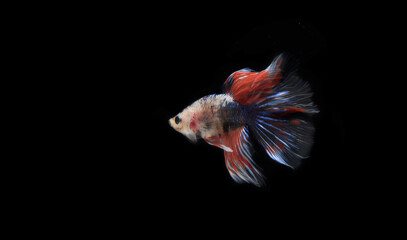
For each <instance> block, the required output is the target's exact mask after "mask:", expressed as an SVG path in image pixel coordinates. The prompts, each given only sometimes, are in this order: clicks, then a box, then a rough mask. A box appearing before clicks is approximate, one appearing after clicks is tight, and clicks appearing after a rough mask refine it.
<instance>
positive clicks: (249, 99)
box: [225, 55, 283, 105]
mask: <svg viewBox="0 0 407 240" xmlns="http://www.w3.org/2000/svg"><path fill="white" fill-rule="evenodd" d="M282 61H283V58H282V55H279V56H278V57H276V58H275V59H274V60H273V62H272V63H271V64H270V66H269V67H268V68H266V69H265V70H263V71H261V72H253V71H252V70H250V69H247V68H245V69H242V70H239V71H236V72H234V73H232V74H231V75H230V76H229V77H228V79H227V80H226V82H225V91H226V93H229V94H231V95H232V97H233V99H234V100H235V101H236V102H238V103H240V104H243V105H249V104H253V103H258V102H261V101H263V100H264V99H265V98H266V97H267V96H268V94H270V93H271V91H272V90H273V88H274V87H275V85H276V84H278V83H279V82H280V80H281V78H282V74H281V69H280V66H281V63H282Z"/></svg>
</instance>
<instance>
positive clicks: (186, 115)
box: [169, 109, 197, 142]
mask: <svg viewBox="0 0 407 240" xmlns="http://www.w3.org/2000/svg"><path fill="white" fill-rule="evenodd" d="M193 116H194V114H193V112H192V111H190V110H189V109H184V111H182V112H180V113H179V114H177V115H176V116H175V117H173V118H170V120H169V124H170V126H171V127H172V128H174V129H175V131H177V132H179V133H182V134H183V135H184V136H186V137H187V138H188V139H189V140H191V141H192V142H196V141H197V135H196V131H194V130H193V129H191V121H192V119H193Z"/></svg>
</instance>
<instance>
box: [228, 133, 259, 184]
mask: <svg viewBox="0 0 407 240" xmlns="http://www.w3.org/2000/svg"><path fill="white" fill-rule="evenodd" d="M221 140H222V143H223V144H224V145H225V146H228V147H230V148H231V149H232V150H233V152H230V151H225V152H224V155H225V163H226V167H227V169H228V171H229V173H230V175H231V176H232V178H233V180H235V181H236V182H239V183H241V182H247V183H252V184H254V185H256V186H261V185H262V184H263V176H262V174H261V173H260V172H259V171H258V170H257V168H256V165H255V163H254V162H253V160H252V158H251V153H250V150H251V144H250V141H249V133H248V129H247V127H241V128H238V129H236V130H233V131H230V132H228V133H227V134H225V135H223V136H222V137H221Z"/></svg>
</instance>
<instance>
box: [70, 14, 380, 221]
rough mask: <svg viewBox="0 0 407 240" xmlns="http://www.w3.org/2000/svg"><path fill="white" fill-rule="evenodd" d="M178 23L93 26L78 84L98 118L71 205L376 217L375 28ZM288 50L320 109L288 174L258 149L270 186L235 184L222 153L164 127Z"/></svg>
mask: <svg viewBox="0 0 407 240" xmlns="http://www.w3.org/2000/svg"><path fill="white" fill-rule="evenodd" d="M181 12H182V11H181ZM176 13H177V14H175V13H174V14H175V15H174V16H172V15H171V14H169V15H164V16H162V17H161V18H155V17H151V16H149V17H148V16H146V17H145V18H144V17H141V18H140V17H134V14H133V13H127V12H125V13H123V14H122V13H114V14H113V15H111V16H110V15H103V17H102V18H100V19H101V20H100V21H96V20H94V21H93V20H92V21H91V23H92V24H90V26H89V27H85V28H86V29H87V30H86V31H85V32H86V33H84V34H85V35H86V36H90V37H89V40H87V41H88V42H86V45H85V48H86V49H90V50H87V54H88V55H89V59H91V61H88V62H90V63H89V66H90V69H91V71H90V72H91V73H89V74H88V75H87V76H85V77H83V76H82V78H83V79H89V78H90V79H93V80H92V81H91V82H92V83H91V84H90V86H87V87H88V88H89V89H90V90H91V92H92V93H93V95H91V96H90V97H89V98H91V103H90V105H89V106H88V105H87V106H86V108H87V110H86V111H85V112H86V114H89V113H90V115H91V116H92V118H91V119H92V120H91V121H89V122H87V125H86V126H87V127H89V128H90V129H92V131H91V132H90V133H89V135H90V138H91V139H94V140H92V142H91V143H90V144H89V147H90V149H91V150H90V151H89V148H88V146H87V145H84V146H83V148H84V149H87V152H88V154H87V155H86V157H84V158H85V159H84V160H82V158H81V159H78V160H77V166H80V167H78V168H76V167H75V166H76V165H75V164H74V165H75V166H74V168H75V171H74V172H75V174H77V177H76V178H75V180H74V181H73V182H69V180H68V181H67V184H68V186H69V188H72V191H74V192H75V196H79V199H83V201H85V205H86V206H88V207H89V208H90V209H96V210H97V209H99V208H104V213H106V214H113V215H115V216H116V214H117V213H118V212H119V213H122V214H124V215H126V216H127V215H129V216H130V217H131V216H135V215H140V214H141V216H143V221H146V222H147V223H149V222H150V223H156V222H159V221H163V222H168V221H172V219H173V217H174V216H180V217H181V218H183V219H189V218H190V217H197V216H198V218H199V217H200V216H211V217H212V219H217V217H219V216H223V217H225V216H226V219H229V216H230V218H233V219H235V218H236V217H239V216H241V214H245V215H244V216H245V217H247V216H251V214H254V213H258V214H259V216H265V217H268V218H270V219H273V216H274V215H275V214H278V215H287V216H291V214H293V213H301V214H300V215H302V216H303V218H302V220H301V221H304V220H305V219H307V218H308V217H310V216H315V215H316V216H317V217H319V219H326V218H330V217H332V216H340V215H342V216H348V214H351V213H352V214H353V213H354V210H353V209H357V211H362V212H363V213H362V214H364V213H366V212H368V207H366V205H365V203H366V199H367V198H366V197H365V196H366V194H367V193H368V192H371V190H372V189H375V188H376V187H377V186H378V184H377V183H378V182H379V183H380V180H379V181H377V180H375V178H374V177H373V175H372V173H371V171H370V170H369V169H370V167H369V166H372V165H373V166H375V165H377V160H374V159H373V158H371V157H369V156H367V155H364V154H365V152H367V151H366V149H364V147H363V146H362V145H361V144H360V143H361V141H362V139H363V138H364V134H365V131H364V130H362V129H363V127H361V126H363V125H364V124H365V123H366V122H365V118H364V117H363V116H365V113H366V111H367V110H365V109H366V108H365V106H366V104H365V103H366V100H365V99H364V98H363V97H362V96H361V95H360V93H361V91H363V90H364V88H363V86H364V85H365V83H366V82H367V81H368V79H366V77H364V76H365V75H364V73H366V72H368V71H367V69H368V66H367V64H364V61H363V60H362V59H363V57H364V54H365V53H366V52H368V51H370V50H371V49H370V48H369V49H366V43H367V41H366V40H367V38H366V35H365V34H367V32H368V30H369V29H370V28H371V26H372V25H369V21H356V20H355V19H356V17H355V16H356V15H354V16H353V18H350V17H349V16H348V18H346V19H345V18H340V17H338V16H337V15H335V16H331V15H330V14H329V12H326V13H324V14H322V15H316V16H313V17H307V16H304V15H303V14H289V15H286V16H284V17H281V16H273V15H264V14H253V15H250V17H236V16H235V15H234V14H228V12H227V11H225V12H222V11H220V12H218V13H215V14H214V15H213V16H212V15H211V14H208V15H207V14H204V13H199V14H193V13H190V12H185V13H184V12H182V13H180V12H176ZM154 16H156V15H154ZM369 20H370V21H373V23H375V22H374V21H375V20H374V18H370V19H369ZM370 23H371V24H373V23H372V22H370ZM86 26H87V25H86ZM86 39H87V38H86ZM283 51H286V52H290V53H291V54H293V55H294V56H296V57H297V58H298V59H299V62H300V67H299V74H300V76H302V77H303V79H305V80H306V81H308V82H309V83H310V85H311V87H312V89H313V92H314V96H313V99H314V102H315V104H316V105H317V106H318V108H319V109H320V113H319V114H317V115H315V116H314V123H315V128H316V133H315V144H314V146H313V148H312V151H311V155H310V157H309V158H307V159H305V160H303V163H302V165H301V166H300V167H299V168H298V169H296V170H291V169H289V168H287V167H285V166H282V165H279V164H278V163H276V162H274V161H273V160H271V159H268V157H267V156H266V154H265V153H264V152H262V151H261V149H259V148H256V149H255V150H256V152H255V160H257V161H259V163H260V164H261V166H262V168H263V173H264V174H265V176H266V186H265V187H263V188H257V187H255V186H251V185H248V184H238V183H235V182H234V181H233V180H232V178H231V177H230V175H229V173H228V172H227V170H226V167H225V163H224V158H223V152H222V150H220V149H219V148H215V147H213V146H209V145H208V144H206V143H205V142H203V141H202V140H201V141H199V142H198V143H197V144H192V143H190V142H189V141H188V140H187V139H186V138H185V137H184V136H183V135H181V134H179V133H177V132H176V131H174V130H173V129H171V128H170V126H169V125H168V119H169V118H170V117H173V116H175V115H176V114H177V113H179V112H180V111H182V109H183V108H185V107H186V106H188V105H189V104H191V103H192V102H193V101H195V100H197V99H199V98H201V97H203V96H205V95H208V94H214V93H215V94H216V93H221V91H222V84H223V82H224V81H225V80H226V78H227V77H228V76H229V74H231V73H232V72H234V71H236V70H239V69H241V68H245V67H249V68H251V69H254V70H256V71H260V70H263V69H264V68H266V67H267V66H268V65H269V64H270V62H271V60H272V59H273V57H275V56H276V55H277V54H279V53H281V52H283ZM79 61H86V60H79ZM88 72H89V71H88ZM92 72H93V73H92ZM88 110H89V111H88ZM72 183H74V187H72V186H71V184H72ZM76 194H79V195H76ZM350 209H352V210H350ZM145 210H146V211H147V212H146V213H141V211H145ZM96 212H98V211H96ZM97 214H102V213H100V212H98V213H97ZM229 214H232V215H229ZM102 215H103V214H102ZM129 216H128V217H129ZM256 216H257V215H256ZM229 220H230V219H229ZM287 221H288V219H287ZM327 224H328V223H327ZM328 225H329V224H328Z"/></svg>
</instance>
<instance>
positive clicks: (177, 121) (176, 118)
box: [175, 116, 182, 124]
mask: <svg viewBox="0 0 407 240" xmlns="http://www.w3.org/2000/svg"><path fill="white" fill-rule="evenodd" d="M180 122H182V119H181V118H179V117H178V116H176V117H175V123H176V124H178V123H180Z"/></svg>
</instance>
